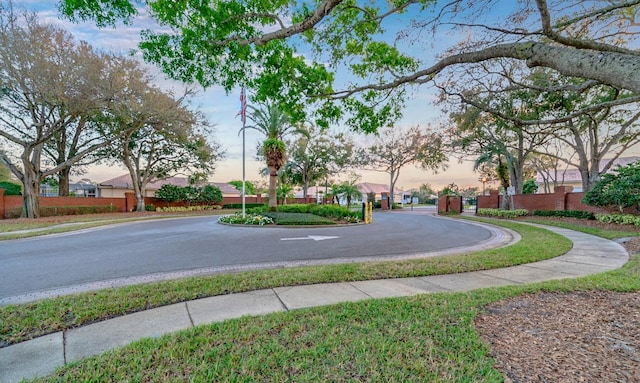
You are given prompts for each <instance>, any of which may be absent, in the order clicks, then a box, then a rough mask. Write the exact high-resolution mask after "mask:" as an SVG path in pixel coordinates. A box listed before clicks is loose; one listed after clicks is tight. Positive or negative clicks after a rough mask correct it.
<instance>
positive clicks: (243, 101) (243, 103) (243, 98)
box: [240, 87, 247, 218]
mask: <svg viewBox="0 0 640 383" xmlns="http://www.w3.org/2000/svg"><path fill="white" fill-rule="evenodd" d="M240 118H241V119H242V218H246V194H247V190H246V183H247V181H246V168H245V131H246V125H247V93H246V91H245V89H244V87H242V90H241V91H240Z"/></svg>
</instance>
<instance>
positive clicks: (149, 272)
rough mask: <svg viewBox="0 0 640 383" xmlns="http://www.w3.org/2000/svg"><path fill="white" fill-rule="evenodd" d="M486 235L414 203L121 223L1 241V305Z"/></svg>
mask: <svg viewBox="0 0 640 383" xmlns="http://www.w3.org/2000/svg"><path fill="white" fill-rule="evenodd" d="M492 235H493V236H495V233H494V234H492V232H491V231H490V230H488V229H487V228H484V227H481V226H479V225H475V224H471V223H466V222H460V221H457V220H448V219H442V218H438V217H434V216H432V215H431V214H430V212H427V211H425V210H418V209H416V211H415V212H411V211H405V212H382V213H375V214H374V223H373V224H371V225H357V226H348V227H320V228H282V227H236V226H226V225H221V224H218V223H217V217H212V216H208V217H194V218H181V219H163V220H157V221H145V222H134V223H127V224H119V225H114V226H108V227H102V228H97V229H91V230H85V231H81V232H71V233H66V234H62V235H53V236H46V237H37V238H31V239H23V240H12V241H3V242H2V243H0V265H2V266H1V267H0V304H7V303H18V302H26V301H30V300H34V299H39V298H42V297H46V296H52V295H57V294H65V293H70V292H75V291H83V290H91V289H97V288H102V287H109V286H120V285H126V284H134V283H141V282H147V281H155V280H162V279H169V278H178V277H183V276H189V275H203V274H213V273H219V272H229V271H237V270H247V269H259V268H273V267H288V266H294V265H306V264H319V263H320V264H322V263H337V262H355V261H368V260H376V259H389V258H398V259H400V258H406V257H415V256H433V255H439V254H442V253H446V252H447V251H449V250H450V249H453V248H458V247H466V246H472V245H477V244H480V243H484V242H487V241H490V240H491V238H492Z"/></svg>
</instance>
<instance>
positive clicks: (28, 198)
mask: <svg viewBox="0 0 640 383" xmlns="http://www.w3.org/2000/svg"><path fill="white" fill-rule="evenodd" d="M41 151H42V145H38V146H36V147H34V148H33V150H32V152H31V156H29V153H28V152H26V151H25V153H23V154H22V165H23V167H24V171H23V176H22V185H23V191H22V193H23V199H22V213H21V214H20V216H21V217H22V218H38V217H40V183H41V182H42V176H41V174H40V155H41ZM29 157H31V158H29Z"/></svg>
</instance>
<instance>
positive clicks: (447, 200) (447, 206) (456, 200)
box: [438, 195, 463, 214]
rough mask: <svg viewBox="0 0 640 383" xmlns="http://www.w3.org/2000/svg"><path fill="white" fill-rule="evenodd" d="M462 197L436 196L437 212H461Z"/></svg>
mask: <svg viewBox="0 0 640 383" xmlns="http://www.w3.org/2000/svg"><path fill="white" fill-rule="evenodd" d="M462 209H463V206H462V197H460V196H449V195H447V196H442V197H440V198H438V214H447V213H454V214H460V213H462Z"/></svg>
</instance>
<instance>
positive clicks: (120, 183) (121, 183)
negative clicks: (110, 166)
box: [98, 174, 240, 195]
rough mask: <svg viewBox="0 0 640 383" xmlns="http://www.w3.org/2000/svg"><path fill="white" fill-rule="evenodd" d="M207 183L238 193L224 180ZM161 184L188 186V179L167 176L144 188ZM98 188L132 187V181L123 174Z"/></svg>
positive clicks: (225, 192) (227, 192)
mask: <svg viewBox="0 0 640 383" xmlns="http://www.w3.org/2000/svg"><path fill="white" fill-rule="evenodd" d="M207 184H208V185H214V186H216V187H218V188H219V189H220V191H221V192H222V194H226V195H229V194H236V195H240V191H239V190H238V189H236V188H235V187H234V186H233V185H230V184H228V183H226V182H208V183H207ZM162 185H175V186H182V187H185V186H189V185H190V184H189V179H188V178H187V177H169V178H165V179H162V180H157V181H154V182H149V183H148V184H147V187H146V189H147V190H149V191H152V190H158V189H160V188H161V187H162ZM98 188H101V189H133V182H132V181H131V176H130V175H129V174H124V175H121V176H118V177H115V178H112V179H110V180H106V181H104V182H100V183H99V184H98Z"/></svg>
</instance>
